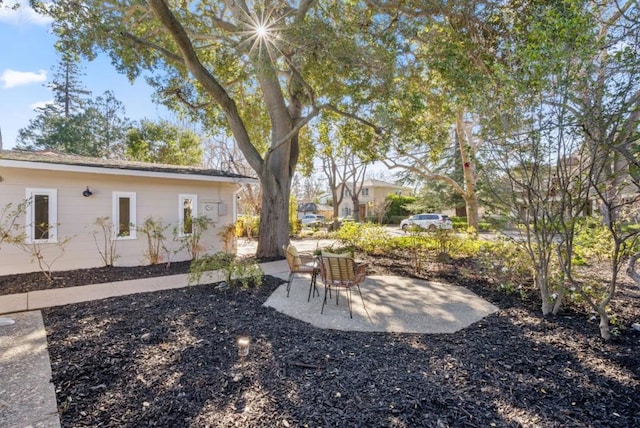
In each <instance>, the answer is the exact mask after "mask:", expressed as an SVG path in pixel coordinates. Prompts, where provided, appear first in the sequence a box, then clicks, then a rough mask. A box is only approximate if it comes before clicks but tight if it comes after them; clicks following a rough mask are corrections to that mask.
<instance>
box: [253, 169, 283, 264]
mask: <svg viewBox="0 0 640 428" xmlns="http://www.w3.org/2000/svg"><path fill="white" fill-rule="evenodd" d="M287 170H288V169H286V170H285V169H280V170H275V171H272V170H271V169H269V168H265V170H264V172H263V174H262V175H263V176H262V177H260V183H261V185H262V210H261V214H260V229H259V232H258V249H257V251H256V257H258V258H262V259H266V258H273V257H274V256H276V255H278V254H282V246H283V245H287V244H288V243H289V197H290V194H291V193H290V186H291V175H289V174H288V173H287V172H286V171H287Z"/></svg>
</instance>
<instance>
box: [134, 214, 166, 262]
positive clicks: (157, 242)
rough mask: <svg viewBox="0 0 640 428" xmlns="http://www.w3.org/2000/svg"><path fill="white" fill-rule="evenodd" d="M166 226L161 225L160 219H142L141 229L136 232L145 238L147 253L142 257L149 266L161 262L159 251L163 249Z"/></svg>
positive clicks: (150, 217)
mask: <svg viewBox="0 0 640 428" xmlns="http://www.w3.org/2000/svg"><path fill="white" fill-rule="evenodd" d="M167 227H168V226H165V225H164V224H162V219H155V218H153V217H152V216H149V217H147V218H146V219H144V222H143V223H142V227H139V228H138V231H139V232H141V233H144V234H145V235H146V236H147V251H146V252H145V254H144V256H145V258H146V259H147V260H148V261H149V264H152V265H156V264H158V263H160V262H161V261H162V254H161V250H162V249H163V248H165V240H166V236H165V235H164V232H165V231H166V230H167Z"/></svg>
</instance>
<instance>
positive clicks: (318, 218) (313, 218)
mask: <svg viewBox="0 0 640 428" xmlns="http://www.w3.org/2000/svg"><path fill="white" fill-rule="evenodd" d="M324 221H325V217H324V216H323V215H318V214H305V215H303V216H302V218H301V219H300V222H301V223H302V226H309V227H320V226H322V225H323V224H324Z"/></svg>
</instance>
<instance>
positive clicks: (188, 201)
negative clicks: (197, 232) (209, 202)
mask: <svg viewBox="0 0 640 428" xmlns="http://www.w3.org/2000/svg"><path fill="white" fill-rule="evenodd" d="M197 216H198V195H179V197H178V221H179V224H180V236H185V235H191V234H192V233H193V219H194V217H197Z"/></svg>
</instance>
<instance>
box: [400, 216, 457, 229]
mask: <svg viewBox="0 0 640 428" xmlns="http://www.w3.org/2000/svg"><path fill="white" fill-rule="evenodd" d="M411 227H419V228H421V229H429V230H435V229H451V228H452V227H453V223H452V222H451V219H450V218H449V216H448V215H444V214H434V213H424V214H416V215H412V216H411V217H409V218H406V219H404V220H402V221H401V222H400V228H401V229H402V230H404V231H406V230H407V229H409V228H411Z"/></svg>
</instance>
